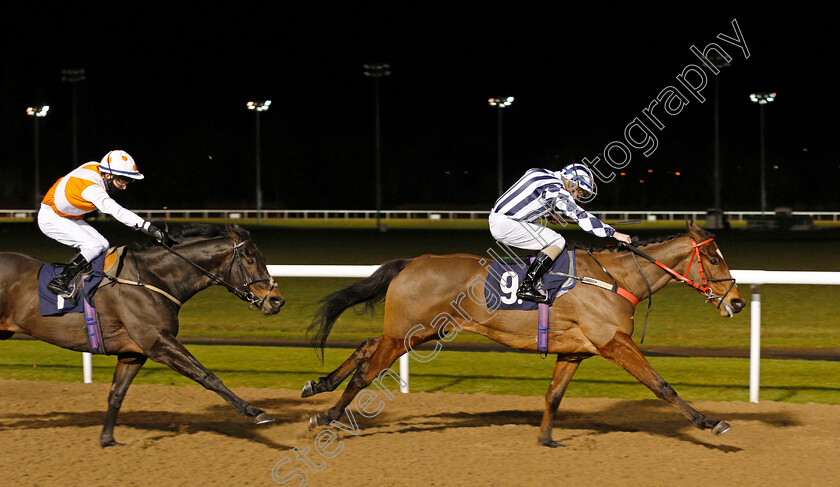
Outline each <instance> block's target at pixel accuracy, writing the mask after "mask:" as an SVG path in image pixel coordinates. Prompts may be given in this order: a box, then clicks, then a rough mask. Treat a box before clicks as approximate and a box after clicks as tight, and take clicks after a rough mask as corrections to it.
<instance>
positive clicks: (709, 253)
mask: <svg viewBox="0 0 840 487" xmlns="http://www.w3.org/2000/svg"><path fill="white" fill-rule="evenodd" d="M687 229H688V234H687V235H683V236H678V237H672V238H669V239H666V240H663V241H659V242H653V243H647V244H642V245H640V246H639V248H638V249H636V252H638V253H634V252H631V251H627V250H622V251H606V250H605V251H600V252H595V253H593V255H592V256H590V255H589V254H587V252H585V251H582V250H577V251H576V259H577V275H579V276H588V277H592V278H595V279H598V280H601V281H602V282H607V281H609V282H612V279H613V278H614V279H615V282H616V283H617V285H618V286H619V287H620V288H622V289H624V290H627V291H629V292H630V293H632V295H633V296H635V298H633V299H638V300H643V299H645V298H647V297H648V296H649V295H650V294H652V293H655V292H657V291H659V290H660V289H662V288H663V287H665V285H666V284H668V283H669V282H670V281H671V280H672V279H674V278H676V279H678V280H680V281H682V282H685V283H687V284H689V285H691V286H692V287H695V288H696V289H697V290H699V291H701V292H702V293H703V294H704V295H705V297H706V300H707V301H708V302H711V303H712V304H713V305H716V306H717V307H718V308H719V309H720V314H721V315H722V316H732V314H733V313H737V312H738V311H740V310H741V309H742V308H743V307H744V305H745V302H744V300H743V299H742V296H741V294H740V292H739V291H738V288H737V286H736V285H735V281H734V280H733V279H732V277H731V275H730V273H729V268H728V267H727V265H726V262H725V261H724V259H723V255H722V254H721V252H720V250H719V249H718V247H717V244H716V243H715V242H714V240H713V239H712V238H711V236H710V235H708V234H706V233H705V232H704V231H703V230H702V229H700V228H699V227H697V226H696V225H694V224H693V223H691V224H687ZM641 256H646V258H642V257H641ZM637 257H638V258H637ZM647 258H649V259H650V260H647ZM488 268H489V263H488V261H487V259H483V258H481V257H479V256H474V255H466V254H456V255H443V256H435V255H425V256H422V257H417V258H415V259H402V260H393V261H390V262H387V263H386V264H384V265H383V266H381V267H380V268H379V269H378V270H377V271H376V272H375V273H374V274H373V275H372V276H371V277H369V278H367V279H363V280H360V281H357V282H355V283H354V284H351V285H350V286H348V287H346V288H344V289H342V290H339V291H336V292H335V293H333V294H331V295H329V296H327V297H325V298H324V299H323V300H322V303H323V305H322V306H321V308H320V309H319V310H318V312H317V313H316V315H315V318H314V320H313V322H312V325H311V326H310V331H313V330H317V334H316V335H315V337H314V342H315V344H316V346H320V349H321V352H322V353H323V347H324V343H325V341H326V339H327V336H328V335H329V333H330V330H331V329H332V327H333V325H334V324H335V321H336V319H338V317H339V315H341V313H342V312H343V311H344V310H346V309H347V308H349V307H351V306H355V305H364V306H366V307H372V306H374V305H375V304H376V303H378V302H380V301H381V300H383V299H384V300H385V328H384V333H383V334H382V335H381V336H379V337H376V338H370V339H368V340H366V341H364V342H363V343H362V344H361V345H360V346H359V348H358V349H356V351H355V352H354V353H353V354H352V355H351V356H350V357H349V358H348V359H347V360H346V361H345V362H344V363H343V364H341V365H340V366H339V367H338V368H337V369H335V370H334V371H332V372H331V373H330V374H329V375H327V376H326V377H322V378H320V380H319V381H318V382H317V383H316V382H314V381H310V382H309V383H307V384H306V386H305V387H304V388H303V392H302V394H301V396H302V397H309V396H312V395H314V394H318V393H321V392H325V391H333V390H335V389H336V388H337V387H338V386H339V385H340V384H341V383H342V382H343V381H344V379H346V378H347V377H348V376H349V375H350V374H351V373H353V372H354V371H355V374H354V375H353V378H352V379H351V380H350V382H349V383H348V385H347V388H346V389H345V391H344V393H343V395H342V396H341V397H340V398H339V400H338V402H337V403H336V404H335V406H333V407H332V408H331V409H329V410H327V411H325V412H322V413H320V414H318V415H316V416H314V417H312V418H311V419H310V424H311V425H312V426H323V425H327V424H329V423H331V422H332V421H334V420H338V419H339V418H340V417H341V415H342V414H343V413H344V410H345V409H346V408H347V406H348V405H349V404H350V403H351V401H352V400H353V398H354V397H355V396H356V394H358V393H359V392H360V391H361V390H362V389H364V388H365V387H367V386H368V385H370V384H371V382H372V381H373V380H374V379H376V378H377V376H378V375H379V374H380V372H382V371H383V370H385V369H387V368H388V367H390V366H391V364H393V363H394V361H395V360H396V359H397V358H398V357H399V356H400V355H402V354H403V353H406V351H408V352H409V353H412V354H414V353H416V352H414V350H416V347H417V346H418V345H420V344H421V343H424V342H427V341H431V340H440V339H444V340H450V339H451V338H452V334H453V333H455V334H457V333H458V332H459V331H460V330H467V331H471V332H474V333H479V334H481V335H484V336H486V337H489V338H491V339H493V340H495V341H497V342H499V343H502V344H504V345H508V346H511V347H513V348H516V349H520V350H533V351H537V343H536V340H535V338H536V330H537V313H538V312H537V311H500V310H495V311H494V310H491V309H489V308H488V307H487V305H486V302H485V298H484V282H485V279H486V276H487V274H488V271H487V269H488ZM637 302H638V301H637ZM635 305H636V303H634V302H631V300H630V299H628V298H625V297H622V296H621V295H619V294H618V293H615V292H610V291H609V290H606V289H603V288H600V287H597V286H594V285H593V286H589V285H585V284H584V283H581V282H579V283H578V284H577V285H576V286H575V287H574V288H572V290H571V291H570V292H568V293H567V294H565V295H563V296H561V297H559V298H557V299H556V300H555V301H554V303H553V305H552V308H551V313H550V321H549V325H550V332H549V336H548V353H553V354H557V362H556V364H555V367H554V375H553V377H552V379H551V385H550V386H549V388H548V392H547V394H546V396H545V412H544V414H543V419H542V424H541V425H540V433H539V443H540V444H541V445H544V446H552V447H553V446H559V444H558V443H557V442H554V441H553V440H552V438H551V427H552V422H553V419H554V415H555V413H556V411H557V408H558V406H559V405H560V401H561V399H562V398H563V394H564V392H565V391H566V387H567V386H568V384H569V381H571V379H572V375H573V374H574V373H575V370H576V369H577V368H578V365H579V364H580V362H581V361H582V360H583V359H586V358H589V357H591V356H593V355H601V356H602V357H604V358H606V359H607V360H610V361H612V362H615V363H616V364H618V365H620V366H621V367H623V368H624V369H625V370H627V372H629V373H630V374H631V375H632V376H633V377H635V378H636V379H637V380H638V381H639V382H641V383H642V384H644V385H646V386H647V387H648V388H650V390H651V391H653V392H654V394H656V395H657V396H658V397H660V398H661V399H663V400H665V401H667V402H668V403H669V404H671V405H673V406H674V407H676V408H677V409H678V410H679V411H680V412H682V414H683V415H685V416H686V417H687V418H688V420H689V421H691V423H692V424H693V425H694V426H696V427H697V428H699V429H711V430H712V432H713V433H714V434H716V435H720V434H723V433H725V432H726V431H727V430H728V429H729V425H728V424H727V423H725V422H724V421H719V420H716V419H711V418H707V417H706V416H704V415H703V414H701V413H699V412H697V411H696V410H694V409H693V408H692V407H691V406H689V405H688V404H687V403H686V402H685V401H683V400H682V399H681V398H680V397H679V396H678V395H677V393H676V392H675V391H674V389H673V388H671V386H670V385H668V383H667V382H665V380H664V379H662V377H661V376H660V375H659V374H658V373H657V372H656V371H655V370H654V369H653V367H651V365H650V363H648V361H647V360H646V359H645V357H644V355H643V354H642V353H641V351H640V350H639V348H638V347H637V346H636V344H635V343H634V342H633V340H632V339H631V335H632V334H633V326H634V324H633V311H634V309H635Z"/></svg>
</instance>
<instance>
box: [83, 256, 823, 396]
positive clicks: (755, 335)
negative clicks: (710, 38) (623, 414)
mask: <svg viewBox="0 0 840 487" xmlns="http://www.w3.org/2000/svg"><path fill="white" fill-rule="evenodd" d="M267 267H268V273H269V274H271V275H272V276H274V277H352V278H364V277H369V276H370V275H371V274H373V273H374V272H375V271H376V269H378V268H379V266H378V265H269V266H267ZM731 273H732V277H734V278H735V280H736V281H737V282H738V283H739V284H751V285H752V300H751V303H750V402H755V403H757V402H758V390H759V375H760V374H759V360H760V357H761V294H760V285H762V284H814V285H840V272H811V271H764V270H733V271H731ZM83 365H84V380H85V382H91V357H90V354H89V353H87V352H86V353H84V354H83ZM400 377H401V378H402V379H403V384H402V385H401V387H400V390H401V391H402V392H405V393H407V392H408V381H409V374H408V354H403V355H402V356H401V357H400Z"/></svg>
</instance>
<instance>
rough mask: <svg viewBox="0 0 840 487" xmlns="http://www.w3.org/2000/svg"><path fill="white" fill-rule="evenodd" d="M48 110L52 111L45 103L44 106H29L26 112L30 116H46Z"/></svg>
mask: <svg viewBox="0 0 840 487" xmlns="http://www.w3.org/2000/svg"><path fill="white" fill-rule="evenodd" d="M48 111H50V107H49V105H44V106H42V107H28V108H27V109H26V114H27V115H29V116H30V117H46V116H47V112H48Z"/></svg>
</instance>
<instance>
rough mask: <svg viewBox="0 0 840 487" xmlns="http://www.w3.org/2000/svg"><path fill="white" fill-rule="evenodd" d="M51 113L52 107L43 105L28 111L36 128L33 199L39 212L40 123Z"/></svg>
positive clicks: (29, 108) (30, 108)
mask: <svg viewBox="0 0 840 487" xmlns="http://www.w3.org/2000/svg"><path fill="white" fill-rule="evenodd" d="M49 111H50V107H49V106H48V105H41V106H35V107H28V108H27V109H26V114H27V115H29V116H30V117H32V120H33V125H34V127H35V129H34V130H35V133H34V137H33V139H34V155H35V171H34V173H35V174H34V176H35V186H34V191H33V197H34V199H35V210H36V211H37V209H38V207H39V206H40V205H41V188H40V186H41V181H40V178H41V175H40V169H41V167H40V166H41V162H40V154H39V148H38V121H39V120H40V119H42V118H44V117H46V116H47V112H49Z"/></svg>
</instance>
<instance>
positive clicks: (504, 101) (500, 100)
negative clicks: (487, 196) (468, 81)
mask: <svg viewBox="0 0 840 487" xmlns="http://www.w3.org/2000/svg"><path fill="white" fill-rule="evenodd" d="M487 102H488V103H489V104H490V106H491V107H496V108H498V109H499V110H498V111H499V119H498V128H497V130H498V134H497V143H498V157H499V160H498V166H497V173H496V178H497V180H498V181H497V184H498V192H499V196H501V194H502V192H504V190H505V188H504V185H503V182H502V175H503V172H502V110H503V109H504V108H506V107H509V106H510V105H511V104H512V103H513V97H512V96H499V97H496V98H490V99H489V100H487Z"/></svg>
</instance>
